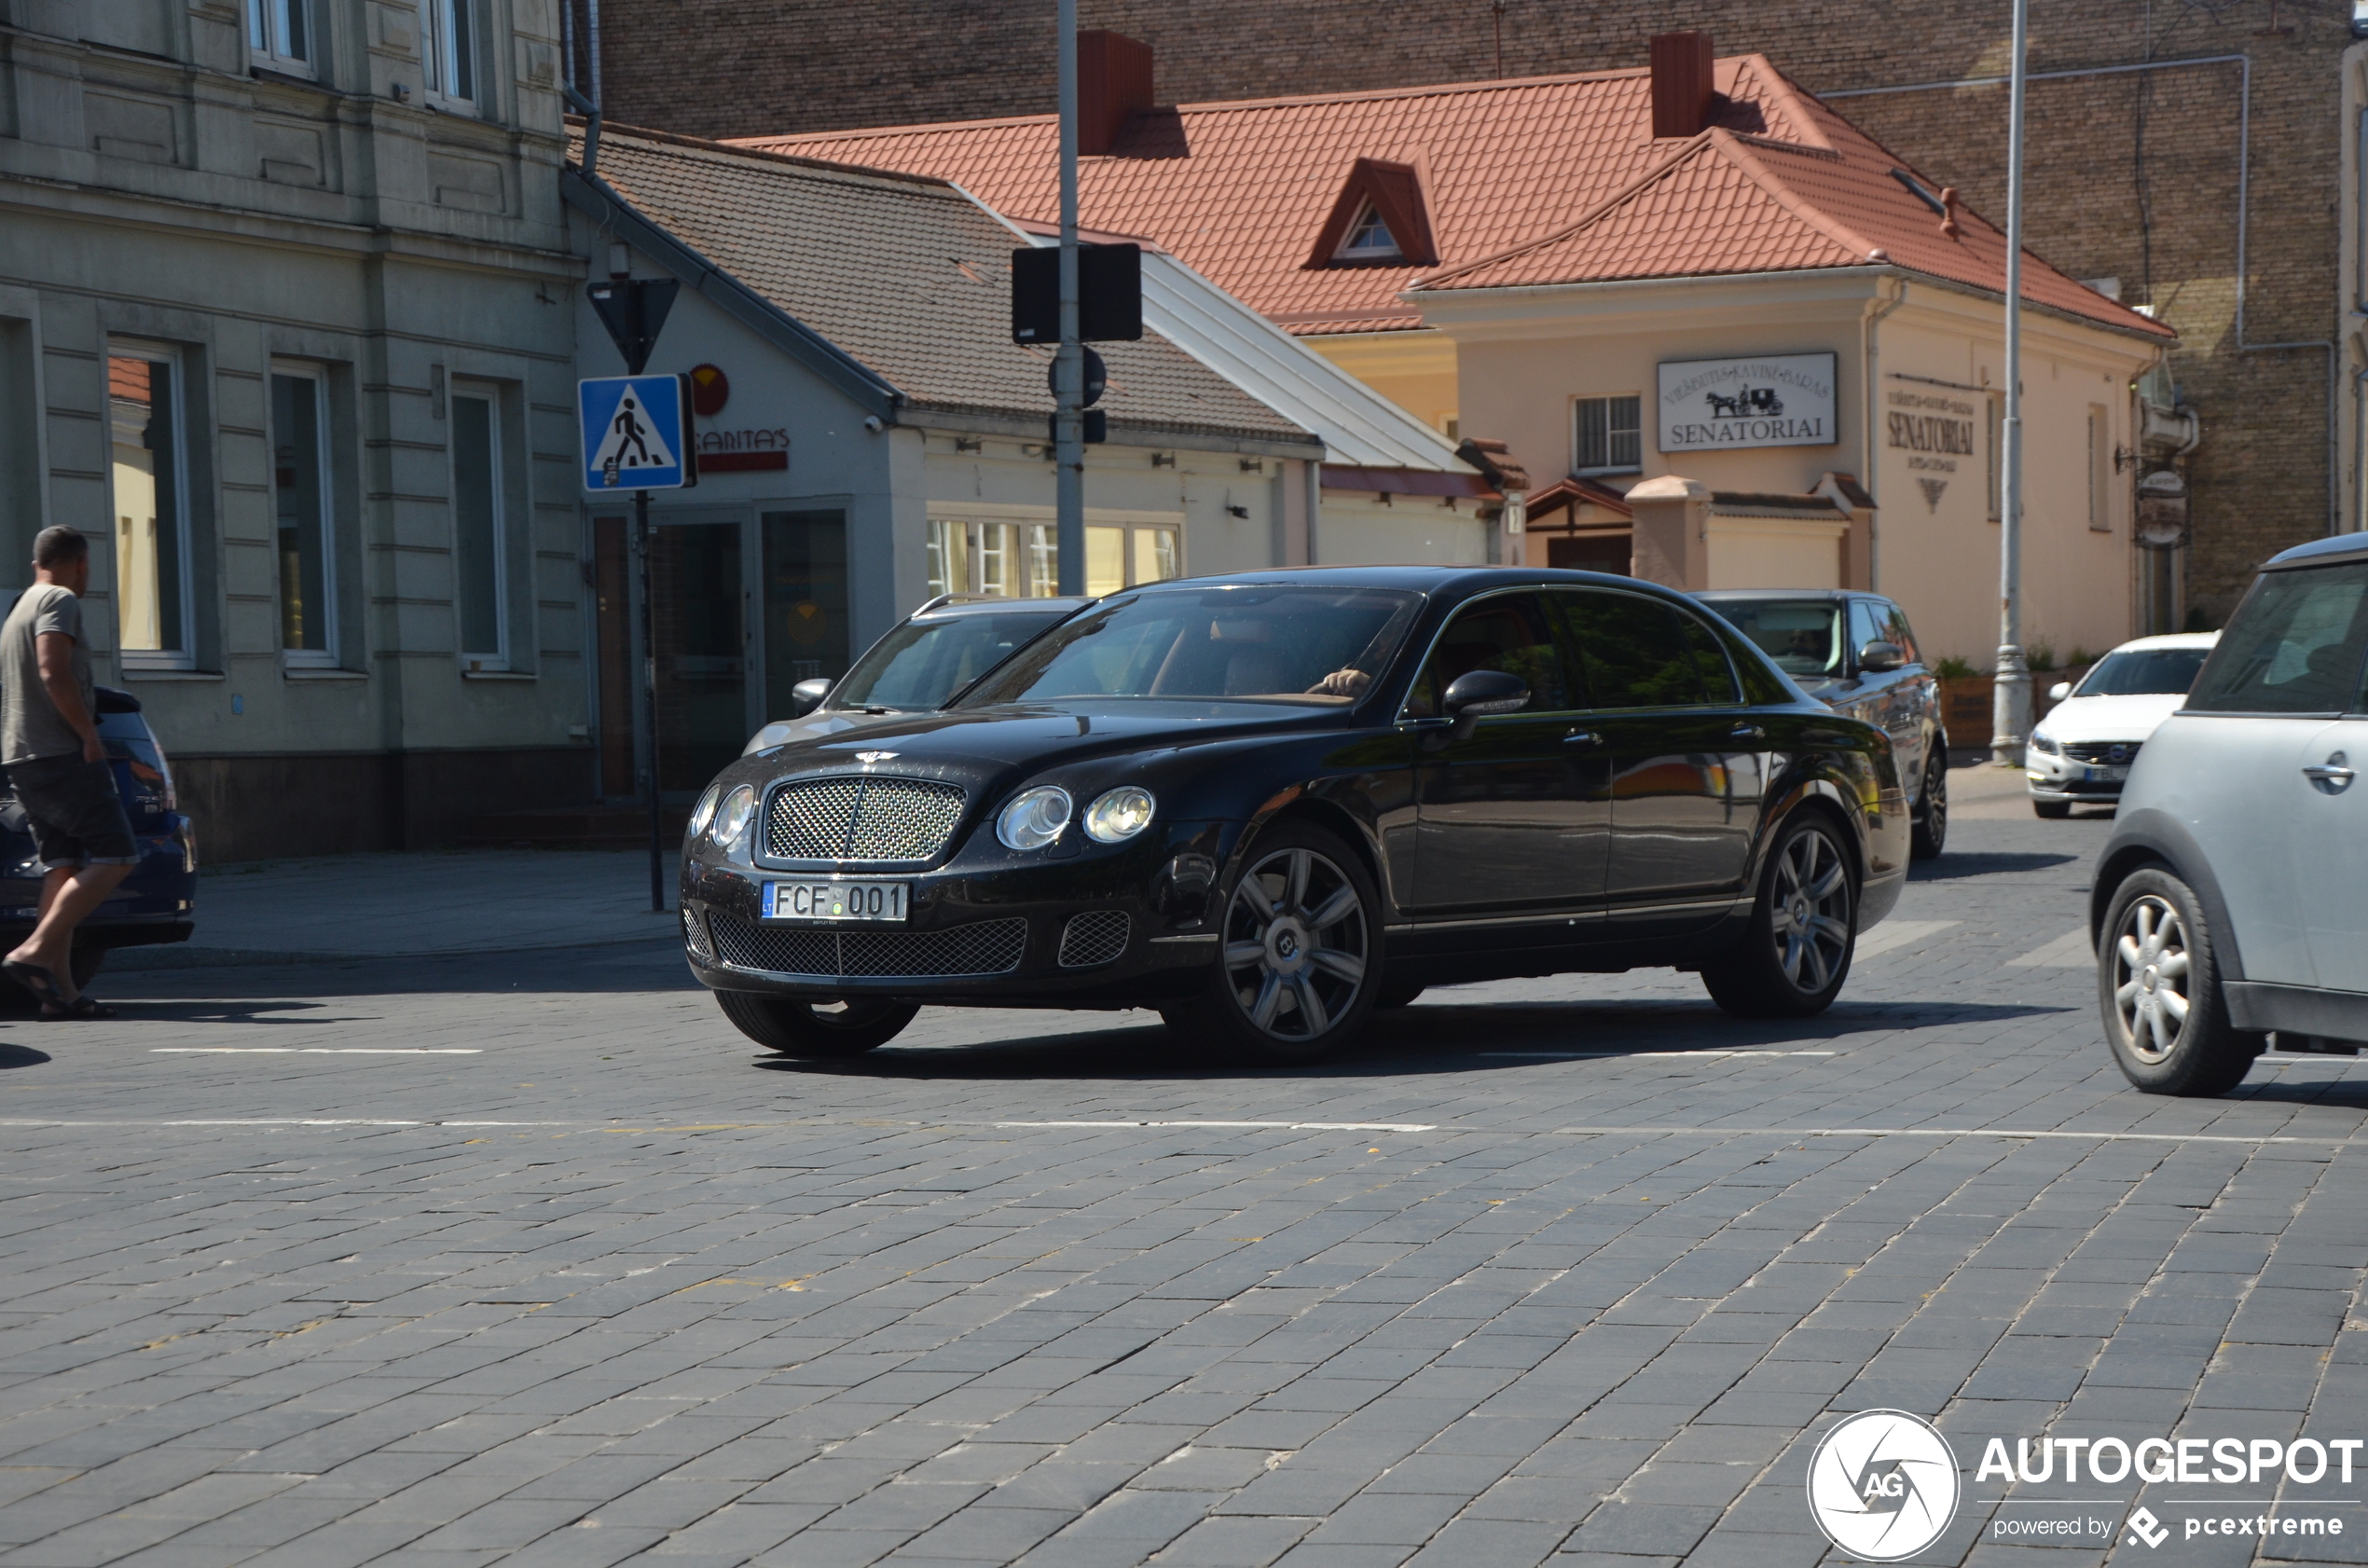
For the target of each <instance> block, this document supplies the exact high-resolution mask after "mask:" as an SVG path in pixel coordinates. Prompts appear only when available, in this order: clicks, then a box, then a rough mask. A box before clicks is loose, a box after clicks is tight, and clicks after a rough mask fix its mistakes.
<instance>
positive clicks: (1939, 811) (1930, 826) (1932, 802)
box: [1907, 742, 1948, 860]
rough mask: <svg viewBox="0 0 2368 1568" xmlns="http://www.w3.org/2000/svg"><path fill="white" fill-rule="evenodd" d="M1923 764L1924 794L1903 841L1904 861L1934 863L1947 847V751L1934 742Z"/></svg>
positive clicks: (1927, 748) (1928, 749)
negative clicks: (1906, 858) (1905, 844)
mask: <svg viewBox="0 0 2368 1568" xmlns="http://www.w3.org/2000/svg"><path fill="white" fill-rule="evenodd" d="M1925 750H1927V751H1928V752H1930V753H1931V756H1930V759H1929V760H1928V761H1927V762H1926V763H1924V793H1923V798H1922V799H1921V801H1919V802H1918V803H1917V804H1918V808H1919V809H1918V810H1917V812H1916V816H1915V820H1914V823H1913V825H1912V827H1911V829H1910V831H1909V833H1908V837H1907V853H1908V858H1909V859H1911V860H1939V859H1940V852H1941V851H1942V850H1943V849H1945V848H1947V847H1948V747H1947V746H1946V745H1944V744H1941V743H1939V742H1934V743H1933V744H1931V745H1929V746H1927V747H1926V748H1925Z"/></svg>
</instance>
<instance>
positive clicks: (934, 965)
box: [708, 914, 1027, 980]
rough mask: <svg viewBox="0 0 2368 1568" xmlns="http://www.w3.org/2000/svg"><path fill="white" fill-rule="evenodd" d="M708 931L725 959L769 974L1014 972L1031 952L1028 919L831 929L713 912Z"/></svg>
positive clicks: (935, 975) (919, 975) (921, 975)
mask: <svg viewBox="0 0 2368 1568" xmlns="http://www.w3.org/2000/svg"><path fill="white" fill-rule="evenodd" d="M708 929H709V932H710V933H712V934H713V936H714V938H715V945H716V949H717V951H719V952H720V953H722V954H723V961H724V962H725V963H727V964H730V965H732V966H733V967H734V968H736V969H743V970H762V971H764V973H767V974H794V975H821V976H831V977H835V976H839V975H874V976H878V975H896V976H909V977H911V978H913V979H916V980H921V979H931V978H938V977H950V976H956V975H979V974H1009V973H1010V972H1011V971H1012V970H1015V969H1018V968H1019V967H1020V956H1021V955H1022V954H1023V953H1025V952H1026V950H1027V921H1026V920H1025V919H1023V918H1018V917H1014V918H1012V919H1008V920H977V921H973V922H971V924H970V925H967V926H951V927H948V928H945V929H944V930H941V931H877V930H863V931H831V930H813V929H807V928H800V927H793V926H759V925H755V924H752V923H751V922H750V921H747V920H742V919H740V918H739V917H737V915H723V914H712V915H709V916H708Z"/></svg>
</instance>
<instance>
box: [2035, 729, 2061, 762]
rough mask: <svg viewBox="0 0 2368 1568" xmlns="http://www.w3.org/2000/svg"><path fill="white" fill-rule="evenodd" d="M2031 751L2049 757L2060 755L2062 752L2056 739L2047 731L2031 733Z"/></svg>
mask: <svg viewBox="0 0 2368 1568" xmlns="http://www.w3.org/2000/svg"><path fill="white" fill-rule="evenodd" d="M2031 750H2034V751H2037V752H2040V753H2041V754H2043V755H2044V756H2049V757H2053V756H2056V755H2058V753H2059V751H2060V750H2061V749H2060V748H2059V747H2058V746H2057V744H2056V737H2055V736H2052V735H2049V734H2048V733H2047V732H2046V731H2045V730H2033V731H2031Z"/></svg>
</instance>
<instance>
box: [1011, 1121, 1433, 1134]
mask: <svg viewBox="0 0 2368 1568" xmlns="http://www.w3.org/2000/svg"><path fill="white" fill-rule="evenodd" d="M989 1125H991V1126H996V1127H1122V1128H1123V1127H1209V1128H1226V1127H1232V1128H1238V1129H1245V1130H1255V1129H1258V1128H1261V1127H1263V1128H1276V1129H1280V1130H1282V1131H1284V1132H1287V1133H1436V1132H1438V1131H1439V1127H1438V1124H1437V1123H1435V1122H1429V1121H996V1122H991V1123H989Z"/></svg>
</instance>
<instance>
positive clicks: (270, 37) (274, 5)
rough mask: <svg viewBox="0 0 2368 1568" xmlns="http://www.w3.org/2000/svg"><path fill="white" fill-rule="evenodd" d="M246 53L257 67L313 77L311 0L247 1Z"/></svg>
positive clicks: (316, 51) (313, 52)
mask: <svg viewBox="0 0 2368 1568" xmlns="http://www.w3.org/2000/svg"><path fill="white" fill-rule="evenodd" d="M247 52H248V53H249V54H251V55H253V56H254V57H255V63H256V64H257V65H262V66H266V67H268V68H269V69H271V70H274V71H288V72H293V73H295V74H296V75H297V76H310V75H312V62H313V61H314V60H315V59H316V58H317V56H318V52H319V51H318V50H317V49H316V48H314V45H313V37H312V0H247Z"/></svg>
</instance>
